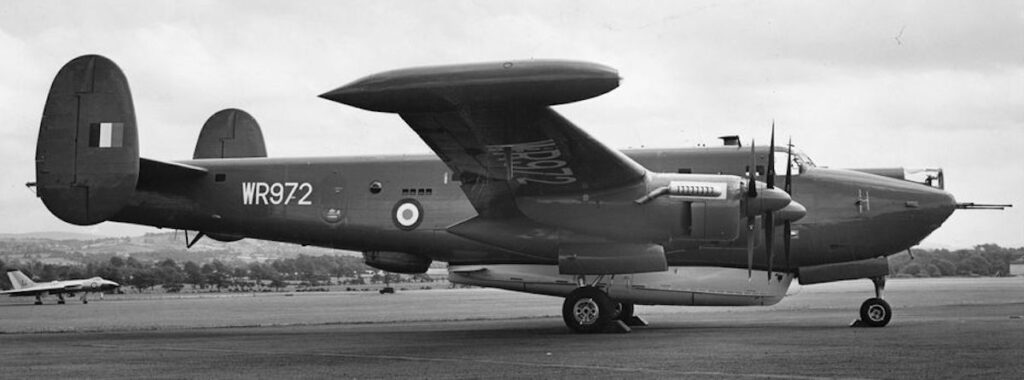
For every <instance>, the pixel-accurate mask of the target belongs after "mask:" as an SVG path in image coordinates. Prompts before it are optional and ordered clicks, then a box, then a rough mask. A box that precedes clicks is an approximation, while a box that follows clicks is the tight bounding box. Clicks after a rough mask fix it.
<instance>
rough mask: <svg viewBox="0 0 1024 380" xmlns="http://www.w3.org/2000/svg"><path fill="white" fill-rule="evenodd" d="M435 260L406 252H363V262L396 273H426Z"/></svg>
mask: <svg viewBox="0 0 1024 380" xmlns="http://www.w3.org/2000/svg"><path fill="white" fill-rule="evenodd" d="M432 261H433V260H431V259H429V258H426V257H423V256H417V255H413V254H408V253H405V252H391V251H370V252H363V262H365V263H366V265H369V266H371V267H374V268H377V269H380V270H385V271H388V272H394V273H405V274H418V273H426V272H427V269H428V268H430V263H431V262H432Z"/></svg>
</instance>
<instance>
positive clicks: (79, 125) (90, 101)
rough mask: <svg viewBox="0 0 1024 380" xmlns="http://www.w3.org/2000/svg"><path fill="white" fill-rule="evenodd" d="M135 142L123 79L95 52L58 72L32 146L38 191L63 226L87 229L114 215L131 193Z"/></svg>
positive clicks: (135, 164) (136, 163) (132, 109)
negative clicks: (34, 152)
mask: <svg viewBox="0 0 1024 380" xmlns="http://www.w3.org/2000/svg"><path fill="white" fill-rule="evenodd" d="M138 178H139V140H138V132H137V128H136V123H135V107H134V105H133V104H132V98H131V91H130V90H129V88H128V80H127V78H126V77H125V75H124V73H123V72H122V71H121V69H120V68H118V67H117V65H116V64H115V63H114V62H113V61H111V60H109V59H107V58H105V57H102V56H99V55H85V56H81V57H78V58H75V59H73V60H71V62H68V63H67V64H66V65H64V67H62V68H61V69H60V71H58V72H57V76H56V77H54V79H53V84H52V85H51V86H50V93H49V95H48V96H47V98H46V105H45V107H44V108H43V119H42V122H41V123H40V126H39V140H38V142H37V144H36V187H37V191H38V195H39V197H40V198H42V200H43V203H44V204H45V205H46V207H47V208H48V209H49V210H50V212H51V213H53V214H54V215H56V216H57V217H58V218H60V219H61V220H64V221H65V222H68V223H72V224H78V225H90V224H96V223H100V222H102V221H105V220H107V219H109V218H110V217H112V216H114V215H115V214H116V213H117V212H119V211H120V210H121V209H122V208H124V206H125V204H127V202H128V199H129V198H130V197H131V195H132V194H133V193H134V191H135V186H136V183H137V182H138Z"/></svg>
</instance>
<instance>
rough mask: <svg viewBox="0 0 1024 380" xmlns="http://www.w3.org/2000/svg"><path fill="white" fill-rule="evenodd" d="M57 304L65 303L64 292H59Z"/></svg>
mask: <svg viewBox="0 0 1024 380" xmlns="http://www.w3.org/2000/svg"><path fill="white" fill-rule="evenodd" d="M57 304H58V305H63V304H64V293H57Z"/></svg>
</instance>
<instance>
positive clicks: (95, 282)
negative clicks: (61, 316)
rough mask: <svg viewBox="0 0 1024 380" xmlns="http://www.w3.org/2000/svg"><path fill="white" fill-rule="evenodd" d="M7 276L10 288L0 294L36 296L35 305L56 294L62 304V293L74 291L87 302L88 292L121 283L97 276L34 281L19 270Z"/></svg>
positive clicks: (104, 290) (101, 290)
mask: <svg viewBox="0 0 1024 380" xmlns="http://www.w3.org/2000/svg"><path fill="white" fill-rule="evenodd" d="M7 278H8V279H10V280H11V286H13V287H14V289H12V290H5V291H0V294H8V295H10V296H11V297H33V296H34V297H36V305H42V304H43V296H44V295H47V294H56V295H57V303H59V304H62V305H63V304H64V295H65V294H67V295H68V296H69V297H74V296H75V293H82V303H89V299H88V295H89V293H90V292H94V293H102V292H106V291H109V290H113V289H117V288H118V287H120V286H121V285H119V284H118V283H116V282H113V281H110V280H104V279H102V278H99V277H93V278H87V279H84V280H66V281H51V282H47V283H38V284H37V283H35V282H34V281H32V280H30V279H29V278H28V276H25V274H24V273H21V271H20V270H16V269H15V270H9V271H7Z"/></svg>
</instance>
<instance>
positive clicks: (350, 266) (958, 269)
mask: <svg viewBox="0 0 1024 380" xmlns="http://www.w3.org/2000/svg"><path fill="white" fill-rule="evenodd" d="M1022 260H1024V248H1003V247H1000V246H998V245H995V244H983V245H978V246H975V247H974V248H973V249H961V250H954V251H949V250H945V249H940V250H915V251H914V255H913V258H911V256H910V255H907V254H899V255H894V256H890V257H889V268H890V274H891V275H893V276H900V277H943V276H1008V275H1009V274H1010V264H1011V263H1013V262H1022ZM7 269H21V270H22V271H23V272H25V273H26V274H28V275H29V276H30V277H32V278H33V279H34V280H36V281H39V282H42V281H54V280H66V279H75V278H89V277H93V276H99V277H103V278H105V279H108V280H111V281H115V282H117V283H120V284H122V285H123V286H130V287H133V288H135V289H137V290H140V291H141V290H145V289H149V288H152V287H154V286H157V285H161V286H162V287H163V288H164V289H165V290H168V291H177V290H180V289H182V288H183V287H184V286H185V285H191V286H192V287H194V288H198V289H216V290H223V289H232V288H233V289H239V290H251V289H252V288H253V287H262V286H269V287H271V288H278V289H280V288H283V287H285V286H286V284H287V282H288V281H299V282H301V283H304V284H307V285H309V286H320V285H322V284H327V283H328V281H329V280H330V278H332V277H336V278H350V279H351V280H350V281H351V282H350V283H361V282H362V279H361V278H360V277H359V274H361V273H365V271H367V270H373V268H371V267H369V266H367V265H366V264H364V263H363V260H362V258H360V257H357V256H337V255H323V256H311V255H305V254H300V255H299V256H298V257H295V258H283V259H276V260H273V261H268V262H262V263H261V262H254V263H248V264H245V263H224V262H222V261H220V260H213V261H210V262H207V263H203V264H198V263H196V262H194V261H191V260H189V261H185V263H184V264H180V265H179V264H178V263H177V262H175V261H174V260H173V259H162V260H156V261H149V262H145V261H142V260H138V259H136V258H135V257H133V256H128V257H121V256H112V257H110V258H109V259H108V260H105V261H94V262H88V263H86V264H49V263H43V262H40V261H36V260H33V261H28V262H18V263H17V265H13V264H12V265H8V264H6V263H4V262H3V261H2V260H0V273H4V272H6V271H7ZM420 277H422V276H420ZM421 279H422V278H421ZM389 280H390V281H397V275H395V274H385V275H383V276H382V275H380V274H375V275H374V276H373V278H372V279H371V281H372V282H380V281H389ZM0 283H2V285H3V287H4V288H6V289H10V287H11V284H10V282H9V280H8V279H7V278H6V276H3V278H2V279H0Z"/></svg>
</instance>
